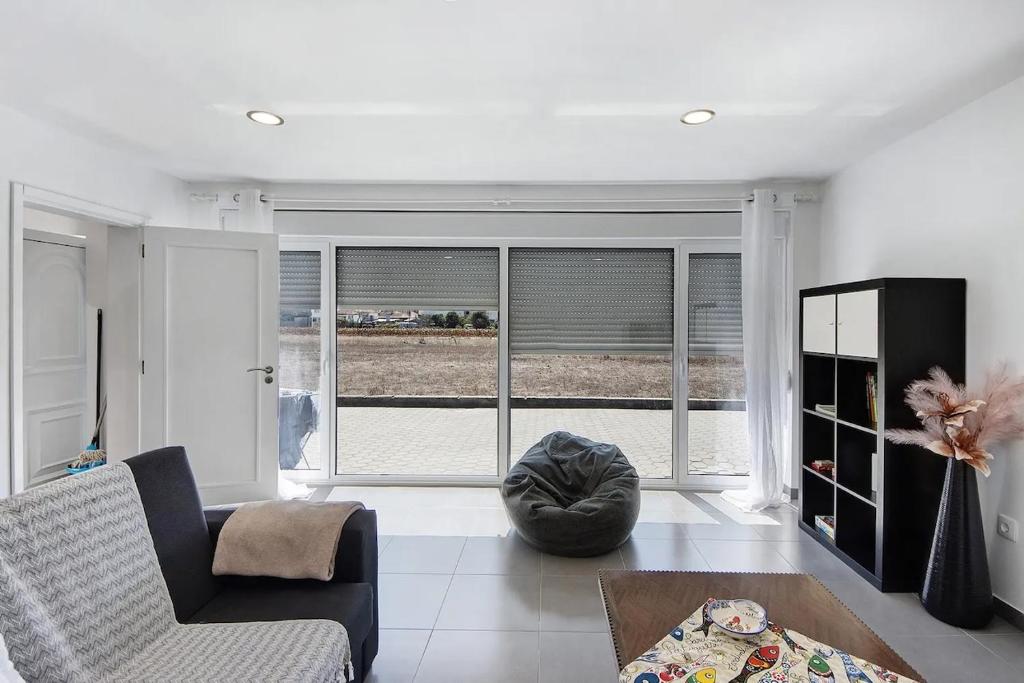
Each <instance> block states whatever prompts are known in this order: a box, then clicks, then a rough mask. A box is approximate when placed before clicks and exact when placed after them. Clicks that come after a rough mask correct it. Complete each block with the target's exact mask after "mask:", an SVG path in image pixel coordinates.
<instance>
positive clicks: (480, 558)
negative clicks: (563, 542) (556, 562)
mask: <svg viewBox="0 0 1024 683" xmlns="http://www.w3.org/2000/svg"><path fill="white" fill-rule="evenodd" d="M455 573H456V574H506V575H518V576H539V575H540V553H539V552H537V551H536V550H534V549H533V548H531V547H530V546H528V545H526V543H524V542H523V540H522V539H521V538H519V537H518V536H515V535H512V536H507V537H488V536H474V537H472V538H470V539H468V540H467V541H466V547H465V548H463V550H462V557H460V558H459V565H458V567H457V568H456V569H455Z"/></svg>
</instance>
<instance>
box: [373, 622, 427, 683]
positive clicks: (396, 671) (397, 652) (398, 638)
mask: <svg viewBox="0 0 1024 683" xmlns="http://www.w3.org/2000/svg"><path fill="white" fill-rule="evenodd" d="M428 640H430V631H425V630H424V631H408V630H382V631H381V632H380V650H379V651H378V653H377V657H376V659H374V660H373V667H372V668H371V669H370V675H369V676H368V677H367V678H366V680H365V683H412V680H413V678H414V677H415V676H416V669H417V667H419V665H420V659H421V658H422V657H423V652H424V650H426V649H427V641H428Z"/></svg>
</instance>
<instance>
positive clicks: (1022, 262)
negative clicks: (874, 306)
mask: <svg viewBox="0 0 1024 683" xmlns="http://www.w3.org/2000/svg"><path fill="white" fill-rule="evenodd" d="M1022 122H1024V78H1022V79H1019V80H1017V81H1014V82H1012V83H1010V84H1008V85H1006V86H1004V87H1002V88H1000V89H998V90H995V91H993V92H991V93H989V94H988V95H985V96H984V97H982V98H981V99H978V100H977V101H975V102H973V103H971V104H969V105H967V106H965V107H963V108H962V109H960V110H958V111H955V112H953V113H952V114H950V115H948V116H946V117H945V118H943V119H940V120H939V121H937V122H935V123H933V124H931V125H929V126H928V127H926V128H924V129H922V130H920V131H918V132H916V133H914V134H912V135H910V136H908V137H906V138H904V139H902V140H900V141H899V142H896V143H894V144H893V145H891V146H889V147H887V148H885V149H883V150H881V151H879V152H877V153H875V154H873V155H871V156H870V157H868V158H867V159H864V160H863V161H861V162H859V163H857V164H855V165H854V166H852V167H850V168H848V169H846V170H844V171H842V172H841V173H839V174H838V175H836V176H835V177H834V178H833V179H832V180H831V181H830V182H829V183H828V184H827V186H826V188H825V196H824V203H823V206H822V242H821V280H822V283H831V282H841V281H848V280H861V279H864V278H871V277H883V276H893V277H895V276H920V277H964V278H966V279H967V381H968V383H969V384H973V385H978V384H979V383H980V382H982V381H983V379H984V375H985V372H986V370H987V369H988V368H990V367H991V366H992V365H993V364H994V363H995V362H997V361H999V360H1001V359H1006V360H1009V361H1011V362H1012V363H1013V364H1014V365H1015V366H1016V370H1017V371H1019V372H1024V299H1022V294H1024V202H1022V201H1021V196H1022V194H1024V123H1022ZM921 333H922V334H926V335H927V334H942V330H922V331H921ZM994 453H995V456H996V460H995V463H994V465H993V468H992V476H991V478H989V479H987V480H984V481H983V482H982V483H981V494H982V505H983V508H984V513H985V520H986V540H987V543H988V548H989V557H990V560H991V570H992V578H993V587H994V590H995V593H996V594H997V595H998V596H999V597H1000V598H1002V599H1003V600H1005V601H1006V602H1008V603H1010V604H1011V605H1013V606H1015V607H1017V608H1018V609H1022V608H1024V539H1022V541H1021V542H1019V543H1016V544H1014V543H1010V542H1009V541H1007V540H1005V539H1003V538H1000V537H998V536H996V535H995V516H996V513H997V511H998V512H1001V513H1005V514H1009V515H1010V516H1012V517H1014V518H1016V519H1018V520H1020V521H1022V522H1024V445H1022V444H1015V445H1013V446H1009V447H999V448H997V449H995V450H994Z"/></svg>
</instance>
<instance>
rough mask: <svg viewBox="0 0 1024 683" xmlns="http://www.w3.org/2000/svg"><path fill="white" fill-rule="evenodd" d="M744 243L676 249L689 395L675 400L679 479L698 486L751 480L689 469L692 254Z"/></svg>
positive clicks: (711, 242) (734, 240) (680, 343)
mask: <svg viewBox="0 0 1024 683" xmlns="http://www.w3.org/2000/svg"><path fill="white" fill-rule="evenodd" d="M739 253H741V244H740V239H739V238H738V237H720V238H714V239H694V240H686V242H684V243H683V244H680V245H679V248H678V249H677V250H676V259H677V260H676V306H675V311H676V315H675V322H676V342H675V346H676V349H675V353H676V358H678V359H679V362H678V363H677V364H676V365H677V366H678V370H679V373H678V375H679V376H678V378H677V382H678V391H679V392H680V395H685V397H686V398H685V401H673V404H674V407H675V410H676V413H677V414H676V432H677V434H678V435H679V436H678V438H677V440H676V449H677V452H678V453H681V454H682V457H679V458H677V459H676V462H677V466H679V467H681V468H682V471H681V472H680V473H679V475H680V476H679V477H678V479H679V483H680V484H681V485H682V486H684V487H686V488H694V489H715V490H718V489H727V488H741V487H744V486H746V484H747V478H748V477H747V475H723V474H690V471H689V458H688V456H689V435H690V431H689V430H690V419H689V418H690V394H689V382H690V362H689V361H690V356H689V346H690V330H689V324H688V323H689V306H690V282H689V280H690V278H689V273H690V256H691V255H692V254H739Z"/></svg>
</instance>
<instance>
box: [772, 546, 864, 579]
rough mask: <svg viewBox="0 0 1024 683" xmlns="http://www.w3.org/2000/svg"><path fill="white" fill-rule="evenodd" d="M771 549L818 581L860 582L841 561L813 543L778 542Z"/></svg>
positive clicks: (798, 569)
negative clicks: (812, 575) (815, 577)
mask: <svg viewBox="0 0 1024 683" xmlns="http://www.w3.org/2000/svg"><path fill="white" fill-rule="evenodd" d="M772 547H773V548H775V550H776V551H777V552H778V553H779V554H780V555H782V556H783V557H784V558H786V561H787V562H789V563H790V564H791V565H793V568H794V569H796V570H797V571H799V572H802V573H804V574H814V575H815V576H817V577H818V578H819V579H822V580H824V579H832V580H837V581H862V580H863V579H861V578H860V576H859V575H858V574H857V573H856V572H855V571H853V570H852V569H850V568H849V567H847V566H846V565H845V564H844V563H843V561H842V560H840V559H839V558H838V557H836V556H835V555H833V554H832V553H830V552H829V551H827V550H825V549H824V548H822V547H821V546H820V545H818V544H817V543H815V542H814V541H812V540H810V539H807V540H802V541H778V542H776V543H773V544H772Z"/></svg>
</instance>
